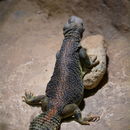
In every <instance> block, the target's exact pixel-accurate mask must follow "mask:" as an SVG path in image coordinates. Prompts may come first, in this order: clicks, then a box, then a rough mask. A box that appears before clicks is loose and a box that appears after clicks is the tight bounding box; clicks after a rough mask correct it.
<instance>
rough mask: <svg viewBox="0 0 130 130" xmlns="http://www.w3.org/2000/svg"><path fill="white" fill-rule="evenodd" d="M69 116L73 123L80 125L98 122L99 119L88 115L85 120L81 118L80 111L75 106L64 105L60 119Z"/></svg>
mask: <svg viewBox="0 0 130 130" xmlns="http://www.w3.org/2000/svg"><path fill="white" fill-rule="evenodd" d="M70 116H74V118H75V121H77V122H79V123H80V124H82V125H90V123H89V122H94V121H98V120H99V119H100V117H99V116H95V115H89V116H87V117H86V118H82V114H81V111H80V109H79V107H78V106H77V105H76V104H69V105H66V106H65V108H64V110H63V112H62V118H67V117H70Z"/></svg>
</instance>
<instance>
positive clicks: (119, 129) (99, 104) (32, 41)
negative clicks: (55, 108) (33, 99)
mask: <svg viewBox="0 0 130 130" xmlns="http://www.w3.org/2000/svg"><path fill="white" fill-rule="evenodd" d="M76 1H77V0H76ZM56 2H57V0H56ZM72 2H73V1H72ZM79 2H80V4H81V5H83V6H84V5H85V8H87V7H88V8H87V10H83V13H82V12H81V11H82V9H81V11H80V9H79V14H78V16H80V17H82V18H83V19H84V23H85V28H86V30H85V33H84V38H86V36H88V35H90V34H102V35H103V36H104V38H105V40H106V41H107V44H108V46H107V55H108V70H107V73H106V74H105V75H104V78H103V79H102V81H101V83H100V84H99V85H98V87H97V88H95V89H92V90H89V91H86V92H85V96H84V97H85V98H84V101H83V103H82V104H81V105H80V107H81V109H82V113H83V116H85V115H87V114H88V113H90V112H92V113H94V114H98V115H100V117H101V119H100V121H99V122H95V123H91V125H90V126H81V125H80V124H78V123H77V122H75V121H73V120H71V119H69V120H66V121H65V122H63V123H62V125H61V130H67V129H68V130H86V129H87V130H123V129H124V130H129V129H130V109H129V108H130V87H129V86H130V71H129V68H130V58H129V57H130V42H129V41H130V34H129V33H122V32H121V31H119V30H118V29H117V28H115V26H113V23H112V22H111V20H112V19H111V18H110V16H109V15H106V14H107V13H106V11H107V10H108V8H107V7H106V6H103V7H104V9H105V10H104V12H101V11H100V9H102V8H101V6H100V1H99V0H95V3H93V1H92V0H89V1H88V2H87V3H84V2H85V1H84V2H83V3H82V2H81V1H79ZM127 2H128V1H127ZM89 3H91V4H89ZM80 4H79V5H80ZM68 5H69V4H68ZM63 7H64V6H63ZM70 7H71V3H70ZM74 7H75V8H77V6H75V5H73V8H74ZM81 7H82V6H81ZM69 9H70V8H69ZM89 9H90V11H89ZM124 9H125V8H124ZM87 11H88V12H87ZM114 13H115V14H116V13H117V12H116V11H115V12H114ZM71 14H72V13H70V12H68V13H67V12H65V14H57V15H56V16H53V15H48V13H46V12H44V10H43V9H41V8H39V6H38V5H37V4H36V2H33V0H3V1H0V130H28V126H29V122H30V120H32V119H33V117H34V116H36V115H37V114H38V113H39V112H41V110H40V108H32V107H29V106H28V105H26V104H25V103H23V102H22V98H21V97H22V96H23V95H24V91H25V90H28V91H32V92H33V93H34V94H36V95H39V94H44V93H45V89H46V84H47V83H48V81H49V79H50V77H51V75H52V72H53V67H54V64H55V54H56V52H57V51H58V50H59V48H60V46H61V42H62V39H63V35H62V28H63V25H64V23H65V21H66V20H67V19H68V17H69V16H70V15H71ZM73 14H74V15H75V14H76V13H75V12H73ZM123 17H124V15H123ZM121 23H122V22H121Z"/></svg>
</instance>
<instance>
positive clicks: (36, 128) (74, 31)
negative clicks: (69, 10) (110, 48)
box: [23, 16, 100, 130]
mask: <svg viewBox="0 0 130 130" xmlns="http://www.w3.org/2000/svg"><path fill="white" fill-rule="evenodd" d="M84 30H85V29H84V25H83V20H82V19H81V18H79V17H77V16H71V17H70V18H69V19H68V21H67V23H66V24H65V25H64V27H63V34H64V39H63V43H62V45H61V48H60V50H59V51H58V52H57V54H56V63H55V67H54V72H53V74H52V76H51V79H50V81H49V82H48V84H47V87H46V94H45V95H39V96H34V95H33V93H31V92H25V95H24V96H23V101H24V102H25V103H27V104H28V105H30V106H40V107H41V109H42V113H41V114H40V115H38V116H37V117H35V118H34V119H33V120H32V121H31V123H30V126H29V130H59V129H60V125H61V122H62V120H63V119H65V118H67V117H72V116H73V117H74V118H75V121H77V122H79V123H80V124H82V125H89V124H90V121H96V120H99V119H100V117H99V116H95V115H91V116H88V117H86V118H82V114H81V110H80V108H79V104H80V103H81V101H82V100H83V95H84V89H85V88H84V85H83V77H84V75H85V74H86V73H87V72H89V71H90V70H91V69H92V68H93V67H95V66H96V65H97V64H99V61H98V60H97V59H96V58H94V59H93V60H90V58H89V56H88V55H87V53H86V49H85V48H83V47H82V46H81V45H80V41H81V39H82V36H83V32H84Z"/></svg>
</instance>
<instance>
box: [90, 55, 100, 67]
mask: <svg viewBox="0 0 130 130" xmlns="http://www.w3.org/2000/svg"><path fill="white" fill-rule="evenodd" d="M89 59H90V62H91V67H95V66H96V65H98V64H99V60H97V56H95V55H89Z"/></svg>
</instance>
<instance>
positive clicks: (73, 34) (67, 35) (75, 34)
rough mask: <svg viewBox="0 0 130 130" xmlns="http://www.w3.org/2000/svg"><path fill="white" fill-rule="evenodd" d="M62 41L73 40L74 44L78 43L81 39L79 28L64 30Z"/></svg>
mask: <svg viewBox="0 0 130 130" xmlns="http://www.w3.org/2000/svg"><path fill="white" fill-rule="evenodd" d="M63 33H64V40H68V39H73V40H74V41H76V42H80V41H81V39H82V32H81V31H80V28H68V29H65V30H64V32H63Z"/></svg>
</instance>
